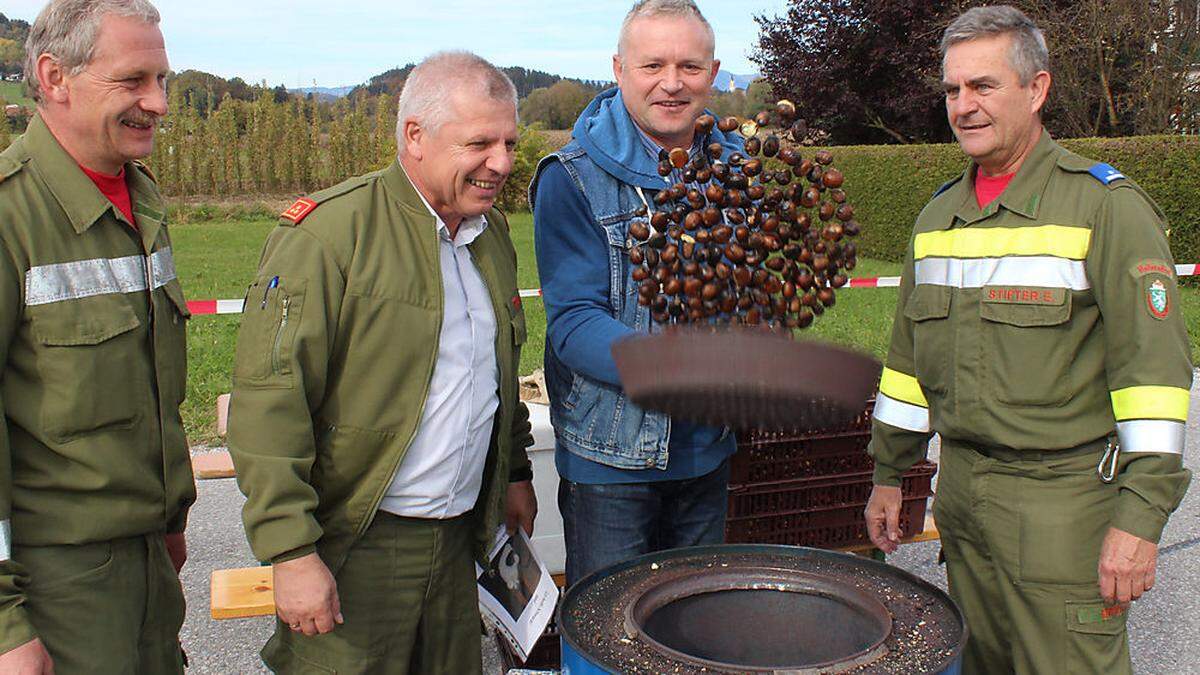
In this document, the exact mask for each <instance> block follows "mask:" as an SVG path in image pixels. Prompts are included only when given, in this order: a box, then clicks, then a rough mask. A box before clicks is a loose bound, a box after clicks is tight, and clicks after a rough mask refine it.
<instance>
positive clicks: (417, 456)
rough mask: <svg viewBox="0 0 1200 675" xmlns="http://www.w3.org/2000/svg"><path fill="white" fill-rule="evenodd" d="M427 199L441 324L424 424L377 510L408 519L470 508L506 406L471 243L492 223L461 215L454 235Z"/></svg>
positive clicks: (488, 304)
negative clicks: (438, 277) (435, 240)
mask: <svg viewBox="0 0 1200 675" xmlns="http://www.w3.org/2000/svg"><path fill="white" fill-rule="evenodd" d="M418 194H419V192H418ZM421 201H423V202H425V206H426V208H429V212H430V213H432V214H433V217H434V219H436V220H437V230H438V253H439V258H440V262H441V270H442V296H443V298H444V302H443V305H444V311H443V314H442V327H441V333H440V335H439V338H438V354H437V362H436V363H435V364H434V366H433V378H432V380H431V382H430V383H429V395H428V396H427V397H426V398H425V409H424V410H422V411H421V422H420V424H419V426H418V427H417V433H416V435H415V436H414V437H413V440H412V443H411V444H409V447H408V452H407V453H405V455H404V459H403V461H401V462H400V467H399V468H398V469H397V470H396V475H395V477H393V478H392V484H391V486H390V487H389V488H388V491H387V494H386V495H385V496H384V498H383V502H382V503H380V505H379V508H381V509H383V510H384V511H387V512H389V513H394V514H396V515H399V516H406V517H410V518H442V519H444V518H453V517H455V516H458V515H461V514H463V513H466V512H467V511H470V510H471V509H472V508H473V507H474V506H475V500H476V499H477V498H478V497H479V491H480V488H481V487H482V485H483V465H484V461H485V460H486V459H487V451H488V445H489V444H490V443H491V437H492V422H493V418H494V417H495V413H496V409H497V408H498V407H499V405H500V399H499V381H500V373H499V368H498V366H497V364H496V315H495V311H494V310H493V308H492V301H491V296H490V295H489V294H488V289H487V285H486V284H485V283H484V281H483V277H481V276H480V274H479V270H478V269H477V268H476V267H475V263H474V261H473V260H472V259H471V251H470V249H468V248H467V245H468V244H470V243H471V242H472V241H474V240H475V238H476V237H478V236H479V235H480V234H482V233H483V231H484V229H486V228H487V226H488V223H487V220H486V219H485V218H484V217H483V216H478V217H475V218H470V219H467V220H463V221H462V223H461V224H460V225H459V227H458V234H457V236H455V237H454V238H453V239H451V238H450V230H449V229H448V228H447V227H446V223H444V222H443V221H442V219H441V218H440V217H439V216H438V215H437V213H436V212H434V210H433V209H432V208H430V207H429V202H427V201H425V198H424V197H422V198H421ZM400 328H401V329H403V327H400Z"/></svg>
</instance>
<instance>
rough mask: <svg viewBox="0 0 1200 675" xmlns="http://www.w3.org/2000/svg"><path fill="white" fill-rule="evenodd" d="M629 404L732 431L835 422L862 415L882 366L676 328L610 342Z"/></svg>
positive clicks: (818, 347)
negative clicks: (731, 429) (732, 429)
mask: <svg viewBox="0 0 1200 675" xmlns="http://www.w3.org/2000/svg"><path fill="white" fill-rule="evenodd" d="M612 353H613V359H614V360H615V361H616V365H617V372H618V374H619V376H620V378H621V384H622V386H623V387H624V389H625V392H626V394H627V395H628V396H629V398H630V400H631V401H633V402H634V403H635V404H637V405H639V406H641V407H643V408H646V409H649V410H657V411H660V412H664V413H667V414H669V415H671V417H673V418H677V419H682V420H688V421H694V422H702V423H707V424H719V425H724V426H729V427H733V428H740V429H747V428H756V429H765V430H780V431H787V430H795V429H806V428H820V427H824V426H831V425H834V426H835V425H837V424H839V423H843V422H846V421H848V420H850V419H852V418H853V417H854V416H855V415H856V414H858V413H859V412H861V411H862V409H863V406H864V405H865V404H866V401H867V399H868V398H869V397H870V396H871V394H873V393H874V391H875V386H876V384H877V383H878V382H879V374H880V371H881V370H882V366H881V365H880V363H879V362H878V361H876V360H875V359H873V358H871V357H869V356H866V355H863V354H860V353H857V352H854V351H851V350H848V349H843V348H841V347H835V346H833V345H829V344H825V343H822V342H818V341H815V340H805V339H795V340H794V339H790V338H789V336H787V335H780V334H777V333H771V332H768V331H765V330H762V329H753V328H735V327H725V328H720V329H713V328H690V327H674V328H671V329H668V330H667V331H665V332H662V333H655V334H651V335H639V336H635V337H631V338H627V339H625V340H620V341H618V342H617V343H615V344H614V345H613V348H612Z"/></svg>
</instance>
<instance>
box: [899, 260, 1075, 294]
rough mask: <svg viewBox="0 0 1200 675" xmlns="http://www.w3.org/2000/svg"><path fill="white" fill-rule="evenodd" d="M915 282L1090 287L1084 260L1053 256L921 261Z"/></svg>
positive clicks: (1070, 287) (956, 286)
mask: <svg viewBox="0 0 1200 675" xmlns="http://www.w3.org/2000/svg"><path fill="white" fill-rule="evenodd" d="M916 283H918V284H930V285H933V286H953V287H954V288H983V287H984V286H1040V287H1044V288H1067V289H1070V290H1072V291H1084V290H1087V289H1089V288H1091V284H1090V283H1089V282H1088V278H1087V273H1086V272H1085V271H1084V266H1083V261H1082V260H1068V259H1067V258H1056V257H1053V256H1010V257H1005V258H922V259H921V260H918V261H916Z"/></svg>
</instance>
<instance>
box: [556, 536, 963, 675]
mask: <svg viewBox="0 0 1200 675" xmlns="http://www.w3.org/2000/svg"><path fill="white" fill-rule="evenodd" d="M724 590H780V591H800V592H809V593H812V594H814V595H826V596H828V594H834V595H836V596H838V597H836V598H834V599H835V600H838V601H841V602H844V603H846V604H848V605H855V606H857V607H860V608H862V611H865V612H868V613H871V612H882V614H881V615H878V614H877V617H879V620H880V621H882V620H883V618H884V617H886V631H885V639H884V640H882V641H876V640H874V638H873V637H872V636H868V637H871V640H870V642H869V643H866V644H865V646H864V647H863V648H861V649H860V650H858V652H857V653H847V654H846V656H845V657H844V658H839V659H838V660H836V661H833V662H829V663H806V664H803V665H802V666H801V667H799V668H795V669H793V668H789V667H779V666H767V665H745V664H731V663H723V662H719V661H706V660H705V659H704V658H702V657H698V656H696V655H688V654H681V653H680V652H678V651H676V650H674V649H672V648H670V647H667V646H665V645H663V644H662V643H660V642H658V641H657V640H655V639H653V638H651V637H650V636H648V635H647V634H646V631H644V630H641V628H640V627H641V626H644V625H645V619H646V617H647V616H649V614H650V613H652V612H653V611H656V609H658V608H661V607H664V606H666V605H668V604H670V603H671V602H674V601H675V600H677V599H680V598H686V596H688V595H700V594H703V593H709V592H713V591H717V592H720V591H724ZM914 608H915V609H914ZM918 621H919V623H918ZM926 622H929V625H926ZM557 623H558V626H559V630H560V636H561V640H562V648H563V659H564V661H563V665H564V667H566V666H567V665H568V662H570V663H571V664H573V665H574V666H575V667H577V668H579V669H580V672H582V673H593V672H595V673H599V672H608V673H611V672H626V671H628V672H634V671H636V672H638V673H642V672H680V673H701V672H711V673H722V672H727V673H732V672H736V673H773V674H776V675H785V674H786V675H809V674H811V673H833V672H848V671H854V672H858V671H860V670H862V671H863V672H868V673H869V672H883V673H896V672H905V673H908V672H936V673H957V672H959V670H958V668H959V667H960V666H961V657H962V650H963V647H964V646H965V644H966V641H967V640H968V638H969V631H968V627H967V625H966V620H965V618H964V616H963V614H962V611H961V610H960V609H959V607H958V606H957V604H955V603H954V601H953V600H952V599H951V598H950V597H949V596H948V595H947V594H946V593H945V592H943V591H942V590H940V589H939V588H937V587H936V586H934V585H933V584H932V583H930V582H928V581H925V580H924V579H921V578H920V577H917V576H915V575H913V574H912V573H910V572H907V571H905V570H902V569H899V568H897V567H893V566H891V565H888V564H886V563H883V562H879V561H876V560H872V559H869V558H864V557H860V556H856V555H853V554H847V553H840V552H837V551H828V550H823V549H814V548H808V547H802V546H782V545H772V544H720V545H712V546H697V547H691V548H683V549H672V550H668V551H660V552H657V553H651V554H648V555H644V556H641V557H638V558H634V559H632V560H628V561H625V562H623V563H618V564H616V565H612V566H610V567H608V568H605V569H602V570H599V571H597V572H594V573H592V574H590V575H588V576H587V577H584V578H583V579H581V580H580V581H578V582H576V583H575V584H574V585H572V586H571V587H570V588H568V589H566V590H565V591H564V593H563V595H562V598H561V600H560V601H559V607H558V616H557ZM919 627H924V628H923V630H930V629H933V630H934V631H935V632H934V633H931V634H930V635H929V638H930V639H929V640H927V641H925V642H916V643H903V642H897V640H900V641H903V640H906V639H907V638H906V636H907V635H909V634H910V632H916V631H917V630H918V628H919ZM922 650H924V651H922ZM914 658H915V659H917V660H916V661H913V660H912V659H914ZM905 664H907V665H905ZM914 664H918V665H914ZM897 668H899V669H897Z"/></svg>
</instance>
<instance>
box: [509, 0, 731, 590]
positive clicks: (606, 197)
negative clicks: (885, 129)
mask: <svg viewBox="0 0 1200 675" xmlns="http://www.w3.org/2000/svg"><path fill="white" fill-rule="evenodd" d="M719 67H720V62H719V61H717V60H716V59H715V58H714V38H713V32H712V27H711V26H710V25H709V24H708V22H707V21H706V20H705V19H704V16H703V15H702V14H701V13H700V10H699V9H698V8H697V7H696V5H695V3H693V2H692V1H691V0H641V1H640V2H638V3H637V4H636V5H634V7H633V9H632V10H631V11H630V12H629V14H628V15H627V16H626V18H625V23H624V25H623V26H622V28H621V37H620V44H619V46H618V53H617V55H616V56H614V57H613V74H614V75H615V76H616V80H617V84H618V87H617V88H616V89H611V90H608V91H605V92H603V93H601V94H600V95H599V96H597V97H596V98H595V100H593V101H592V102H591V104H590V105H588V107H587V109H586V110H584V111H583V113H582V114H581V115H580V117H579V120H578V121H577V122H576V123H575V129H574V131H573V134H572V135H573V140H572V141H571V142H570V143H569V144H568V145H567V146H566V147H564V148H563V149H562V150H560V151H558V152H557V153H554V154H553V155H550V156H549V157H547V158H545V159H544V160H543V161H542V162H541V164H540V165H539V166H538V171H537V175H536V176H535V178H534V180H533V183H532V184H531V185H530V189H529V192H530V199H529V200H530V203H531V204H533V205H534V223H535V229H536V244H537V258H538V269H539V271H540V273H541V284H542V291H543V294H544V298H545V303H546V314H547V318H548V326H547V331H546V383H547V388H548V389H549V394H550V419H551V422H552V423H553V425H554V433H555V441H556V443H555V460H556V463H557V466H558V472H559V475H560V476H561V478H562V480H561V482H560V483H559V493H558V502H559V510H560V512H561V513H562V516H563V526H564V532H565V539H566V551H567V570H566V572H567V583H568V584H571V583H574V582H575V581H578V580H579V579H581V578H583V577H584V576H586V575H588V574H590V573H592V572H594V571H596V570H599V569H602V568H604V567H607V566H609V565H612V564H615V563H618V562H621V561H623V560H627V559H629V558H632V557H635V556H638V555H641V554H644V553H649V552H651V551H656V550H662V549H668V548H677V547H681V546H695V545H700V544H714V543H720V542H721V541H722V539H723V537H724V528H725V504H726V487H727V484H728V482H729V467H728V458H729V455H731V454H733V451H734V450H735V448H736V445H735V443H734V439H733V436H732V434H730V433H729V432H728V431H727V430H725V429H721V428H716V427H707V426H699V425H695V424H689V423H685V422H673V421H672V420H670V419H669V418H668V417H666V416H665V415H662V414H660V413H655V412H651V411H647V410H643V409H642V408H640V407H638V406H636V405H634V404H633V403H632V402H630V400H629V399H628V398H627V397H626V395H625V392H624V391H623V390H622V389H621V383H620V380H619V379H618V377H617V369H616V366H615V364H614V362H613V357H612V345H613V344H614V343H615V342H616V341H618V340H620V339H622V338H626V337H629V336H631V335H635V334H637V333H646V332H649V331H651V330H653V329H652V327H651V320H650V312H649V309H648V308H647V307H643V306H641V305H639V304H638V302H637V284H636V283H635V282H634V281H633V280H632V278H631V276H630V274H631V272H632V269H633V265H632V264H630V262H629V258H628V257H627V255H626V249H625V242H626V240H627V239H628V232H627V229H628V227H629V223H630V222H631V221H632V220H634V219H635V217H636V216H635V214H636V213H637V212H638V211H639V210H640V209H644V208H646V207H647V205H648V204H649V203H651V202H652V199H653V196H654V193H655V192H657V191H658V190H661V189H662V188H663V187H665V186H669V185H671V184H673V183H675V182H677V181H678V180H680V179H681V178H680V176H679V175H678V174H679V172H678V171H677V172H676V174H677V175H675V176H668V177H666V178H663V177H661V176H660V175H659V174H658V170H657V167H658V162H659V159H658V155H659V151H660V150H661V149H667V150H669V149H671V148H675V147H680V148H685V149H689V151H690V153H691V154H692V156H695V155H696V153H699V152H703V151H704V148H705V146H706V145H707V144H709V143H713V142H718V143H721V144H723V145H724V146H726V152H727V153H728V152H731V151H733V150H735V149H740V148H738V147H736V145H740V139H738V138H737V137H735V136H732V135H725V134H723V133H722V132H720V131H718V130H713V132H712V133H711V135H706V136H699V135H696V134H695V133H694V123H695V120H696V118H697V117H699V116H700V115H701V114H703V112H704V106H705V104H706V103H707V102H708V100H709V98H710V95H711V93H710V92H711V91H712V84H713V80H714V78H715V77H716V75H717V70H718V68H719ZM735 144H736V145H735ZM701 189H703V186H701Z"/></svg>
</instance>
